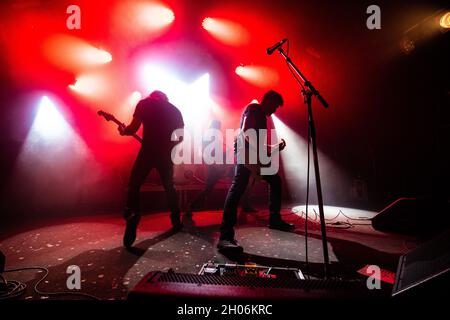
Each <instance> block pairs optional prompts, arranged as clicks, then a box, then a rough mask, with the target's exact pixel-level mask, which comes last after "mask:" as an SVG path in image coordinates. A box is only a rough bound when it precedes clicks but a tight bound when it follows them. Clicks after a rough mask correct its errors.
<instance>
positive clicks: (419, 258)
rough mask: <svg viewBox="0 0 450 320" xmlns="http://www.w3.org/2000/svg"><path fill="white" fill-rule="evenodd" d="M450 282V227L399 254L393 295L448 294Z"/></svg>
mask: <svg viewBox="0 0 450 320" xmlns="http://www.w3.org/2000/svg"><path fill="white" fill-rule="evenodd" d="M449 285H450V229H449V230H447V231H446V232H444V233H442V234H441V235H439V236H437V237H435V238H434V239H433V240H431V241H428V242H426V243H424V244H422V245H421V246H419V247H417V248H416V249H414V250H413V251H411V252H409V253H408V254H405V255H403V256H401V257H400V260H399V263H398V268H397V273H396V279H395V283H394V288H393V291H392V296H394V297H420V298H448V288H449ZM443 295H444V296H443Z"/></svg>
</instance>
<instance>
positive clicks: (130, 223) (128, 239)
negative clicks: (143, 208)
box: [123, 213, 141, 248]
mask: <svg viewBox="0 0 450 320" xmlns="http://www.w3.org/2000/svg"><path fill="white" fill-rule="evenodd" d="M126 221H127V226H126V228H125V233H124V235H123V245H124V246H125V248H131V246H132V245H133V243H134V241H135V240H136V230H137V226H138V224H139V221H141V216H140V215H139V214H137V213H132V214H131V215H129V216H128V217H127V218H126Z"/></svg>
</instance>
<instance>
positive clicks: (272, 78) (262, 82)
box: [235, 66, 279, 88]
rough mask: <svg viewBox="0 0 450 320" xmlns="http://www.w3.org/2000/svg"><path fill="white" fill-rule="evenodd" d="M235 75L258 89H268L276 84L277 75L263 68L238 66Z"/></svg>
mask: <svg viewBox="0 0 450 320" xmlns="http://www.w3.org/2000/svg"><path fill="white" fill-rule="evenodd" d="M235 72H236V74H237V75H238V76H240V77H241V78H243V79H245V80H247V81H248V82H250V83H251V84H253V85H255V86H258V87H262V88H265V87H270V86H274V85H276V84H277V83H278V80H279V77H278V73H277V72H276V71H275V70H273V69H271V68H268V67H265V66H238V67H236V70H235Z"/></svg>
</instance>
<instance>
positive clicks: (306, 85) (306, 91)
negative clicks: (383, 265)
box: [278, 47, 330, 278]
mask: <svg viewBox="0 0 450 320" xmlns="http://www.w3.org/2000/svg"><path fill="white" fill-rule="evenodd" d="M278 52H279V53H280V54H281V55H282V56H283V58H284V59H285V60H286V62H287V63H288V65H289V66H290V67H292V69H293V70H294V71H295V72H296V73H297V74H298V75H299V77H300V78H301V80H302V81H303V84H302V83H301V82H299V83H300V85H301V87H302V91H301V93H302V95H303V97H304V102H305V104H306V105H307V107H308V125H309V132H310V135H311V142H312V148H313V159H314V172H315V176H316V187H317V200H318V202H319V216H320V228H321V231H322V246H323V260H324V273H325V278H328V277H329V269H328V265H329V263H330V262H329V256H328V245H327V233H326V228H325V214H324V211H323V198H322V185H321V182H320V171H319V157H318V155H317V142H316V127H315V124H314V118H313V112H312V107H311V97H312V96H313V95H314V96H316V97H317V99H318V100H319V101H320V102H321V103H322V105H323V106H324V107H325V108H328V103H327V102H326V101H325V99H324V98H323V97H322V96H321V95H320V93H319V91H317V89H316V88H315V87H314V86H313V85H312V83H311V82H309V81H308V79H307V78H306V77H305V76H304V75H303V74H302V73H301V71H300V70H299V69H298V68H297V67H296V66H295V64H294V63H293V62H292V60H291V58H289V57H288V56H287V55H286V53H285V52H284V51H283V49H282V48H281V47H279V48H278ZM297 80H298V79H297ZM305 223H308V221H306V222H305Z"/></svg>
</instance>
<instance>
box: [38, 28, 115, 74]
mask: <svg viewBox="0 0 450 320" xmlns="http://www.w3.org/2000/svg"><path fill="white" fill-rule="evenodd" d="M44 54H45V55H46V57H47V59H48V60H49V61H51V62H52V63H53V64H55V65H57V66H59V67H61V68H63V69H65V70H71V71H80V69H83V68H88V67H91V66H94V65H100V64H105V63H108V62H111V61H112V56H111V54H110V53H109V52H107V51H105V50H102V49H99V48H96V47H94V46H93V45H91V44H89V43H88V42H86V41H84V40H82V39H79V38H76V37H72V36H67V35H56V36H53V37H51V38H49V39H48V40H47V41H46V42H45V43H44Z"/></svg>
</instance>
